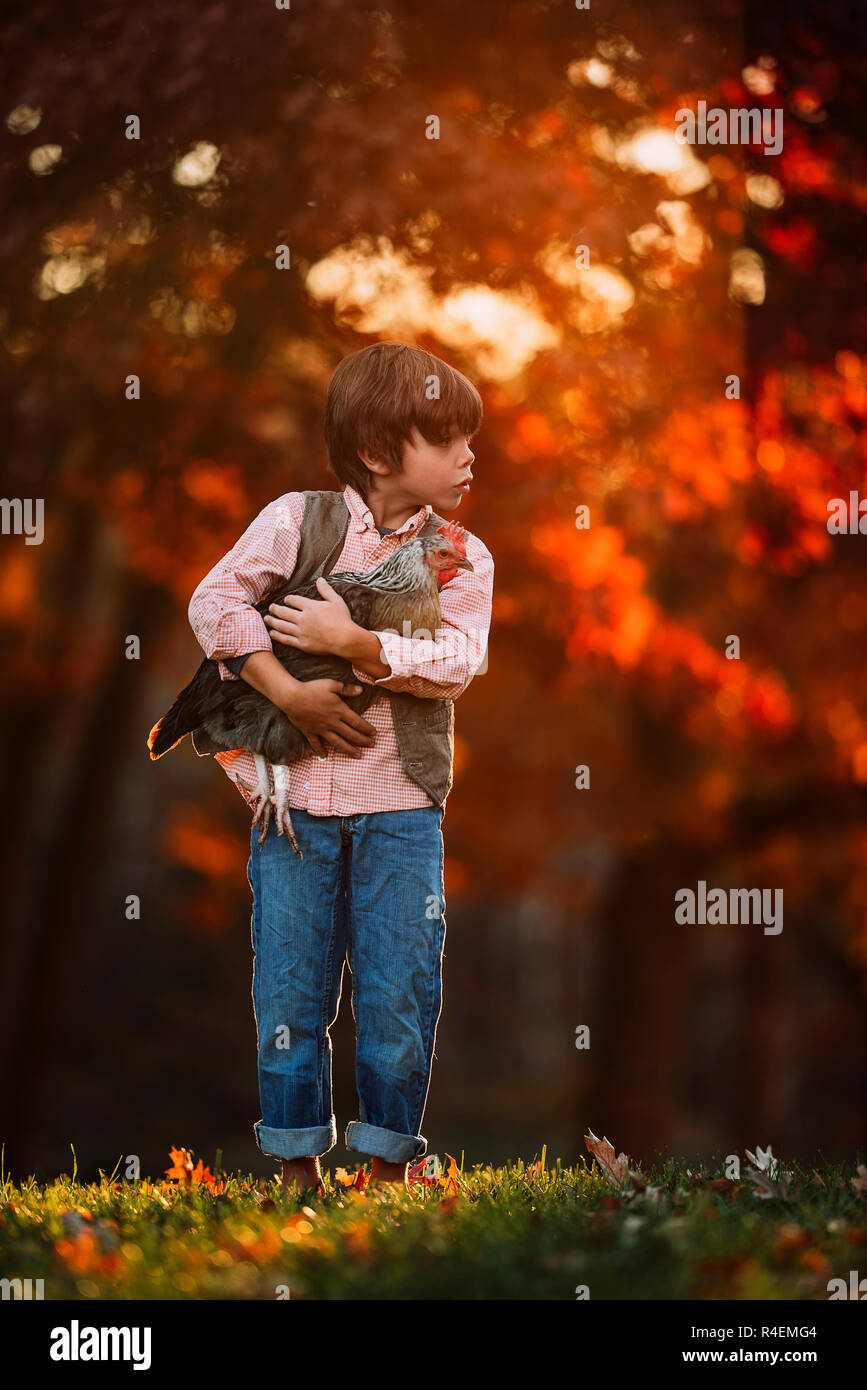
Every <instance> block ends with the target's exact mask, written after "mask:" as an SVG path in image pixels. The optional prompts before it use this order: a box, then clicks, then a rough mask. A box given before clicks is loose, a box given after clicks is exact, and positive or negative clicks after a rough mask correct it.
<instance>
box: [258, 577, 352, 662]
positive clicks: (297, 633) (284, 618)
mask: <svg viewBox="0 0 867 1390" xmlns="http://www.w3.org/2000/svg"><path fill="white" fill-rule="evenodd" d="M316 587H317V588H318V589H319V592H320V594H321V595H322V599H321V600H320V599H315V598H301V597H299V596H298V595H297V594H287V595H286V601H285V603H272V604H270V605H269V607H268V612H267V613H266V614H265V626H266V627H267V628H268V631H269V632H270V634H271V637H272V639H273V641H275V642H282V643H283V645H284V646H287V647H297V648H298V650H299V651H302V652H311V653H313V654H314V655H316V656H321V655H322V654H324V653H325V652H328V653H330V654H331V655H333V656H343V655H344V650H345V648H346V646H347V643H351V642H352V637H353V634H354V633H355V629H356V624H355V623H354V622H353V620H352V614H351V613H350V611H349V609H348V607H347V606H346V604H345V603H344V601H343V599H342V598H341V597H340V595H339V594H338V593H337V591H336V589H332V587H331V585H330V584H329V583H328V580H327V579H323V578H320V579H317V581H316Z"/></svg>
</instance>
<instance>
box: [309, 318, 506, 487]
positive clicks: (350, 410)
mask: <svg viewBox="0 0 867 1390" xmlns="http://www.w3.org/2000/svg"><path fill="white" fill-rule="evenodd" d="M432 378H435V379H436V383H437V384H436V387H435V388H432V386H431V379H432ZM432 389H435V391H436V392H437V393H438V394H436V395H434V399H432V400H431V399H429V396H430V395H431V394H432ZM481 422H482V398H481V396H480V395H479V393H478V391H477V390H476V388H475V386H474V385H473V383H472V382H471V381H468V380H467V378H466V377H465V376H464V375H463V374H462V373H461V372H459V371H457V370H456V369H455V368H454V367H450V366H449V364H448V363H447V362H443V361H442V359H441V358H439V357H434V355H433V353H430V352H425V351H424V350H423V349H422V348H414V347H410V346H409V345H408V344H407V343H372V344H371V345H370V346H369V347H366V348H360V349H359V351H358V352H351V353H349V355H348V356H347V357H344V359H343V361H342V362H341V363H340V365H339V366H338V368H337V370H336V371H335V373H334V375H333V377H332V378H331V384H330V385H329V387H328V400H327V403H326V406H325V442H326V445H327V446H328V461H329V464H330V466H331V470H332V472H334V473H336V474H337V477H338V478H339V479H340V481H341V483H343V485H344V486H346V484H347V483H348V484H349V486H350V487H353V488H355V490H356V492H358V493H360V494H361V496H362V497H364V498H366V497H367V489H368V485H369V481H370V473H369V472H368V469H367V467H366V466H365V464H364V463H363V462H362V461H361V459H360V458H359V456H358V451H359V449H363V450H364V451H365V453H369V454H373V455H374V456H375V457H376V458H381V459H383V460H384V461H385V462H386V463H388V464H390V466H391V467H392V469H393V470H394V471H395V472H399V471H400V464H401V455H402V453H403V444H404V441H406V440H408V439H409V436H410V432H411V430H412V427H413V425H415V427H416V428H417V429H418V431H419V433H420V434H422V435H423V436H424V438H425V439H426V440H427V441H428V443H429V444H435V443H436V442H437V441H438V440H440V439H443V438H444V437H445V436H446V435H448V433H449V431H450V430H451V429H452V428H453V427H454V426H455V425H457V427H458V429H459V430H460V431H461V433H462V434H466V435H473V434H475V432H476V430H477V429H478V428H479V425H480V424H481Z"/></svg>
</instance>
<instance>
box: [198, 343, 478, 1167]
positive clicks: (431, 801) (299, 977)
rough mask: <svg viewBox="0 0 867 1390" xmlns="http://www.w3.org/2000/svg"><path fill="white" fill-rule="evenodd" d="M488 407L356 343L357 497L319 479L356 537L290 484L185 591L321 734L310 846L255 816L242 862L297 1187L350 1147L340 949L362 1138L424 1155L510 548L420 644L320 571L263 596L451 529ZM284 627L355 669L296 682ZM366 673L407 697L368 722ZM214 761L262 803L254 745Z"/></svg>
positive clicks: (412, 361)
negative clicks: (457, 771)
mask: <svg viewBox="0 0 867 1390" xmlns="http://www.w3.org/2000/svg"><path fill="white" fill-rule="evenodd" d="M434 383H436V384H434ZM431 396H433V399H430V397H431ZM481 418H482V402H481V398H480V396H479V393H478V391H477V390H476V388H475V387H474V386H473V385H472V383H471V382H469V381H468V380H467V379H466V377H464V376H462V374H461V373H460V372H457V371H455V370H454V368H452V367H450V366H448V365H447V363H445V362H443V361H441V360H440V359H439V358H437V357H434V356H432V355H431V354H430V353H427V352H423V351H421V350H420V349H417V348H412V347H408V346H406V345H405V344H402V343H376V344H374V345H372V346H370V347H367V348H363V349H361V350H360V351H359V352H354V353H352V354H350V355H349V356H348V357H346V358H344V360H343V361H342V362H341V363H340V365H339V366H338V368H337V370H336V372H335V374H334V377H333V378H332V381H331V384H330V386H329V390H328V400H327V405H326V421H325V437H326V443H327V446H328V455H329V463H330V467H331V469H332V471H333V472H334V473H335V474H336V475H337V477H338V479H339V480H340V482H341V483H342V485H343V493H342V498H343V503H345V509H344V506H343V505H342V504H341V502H340V494H338V493H334V494H328V493H318V494H310V497H312V498H315V499H318V500H319V501H320V502H323V501H324V502H326V503H328V504H329V509H330V512H331V514H333V513H334V511H335V510H336V512H337V513H339V516H338V520H341V519H342V522H341V529H340V533H339V534H343V528H345V540H344V542H343V546H342V549H341V546H340V540H339V539H338V542H337V544H336V547H332V546H331V541H332V539H333V534H332V532H328V534H327V536H326V535H325V533H324V532H323V533H321V534H320V533H319V532H317V534H316V535H315V536H314V537H313V539H312V540H311V530H314V529H315V525H314V520H313V518H314V515H318V513H315V512H314V510H311V511H309V512H308V511H305V496H304V494H302V493H299V492H294V493H286V494H284V495H283V496H282V497H280V498H278V499H277V500H276V501H274V502H271V503H270V504H269V505H268V506H267V507H265V508H264V509H263V510H262V511H261V512H260V513H259V515H258V516H257V517H256V519H255V520H254V521H253V522H252V524H251V525H250V526H249V527H248V528H247V530H246V531H245V532H244V534H243V536H241V538H240V540H239V541H238V543H237V544H236V545H235V546H234V547H233V549H232V550H230V551H229V553H228V554H227V555H225V556H224V557H223V559H222V560H220V561H219V563H218V564H217V565H215V567H214V568H213V569H212V570H211V572H210V573H209V574H208V575H207V576H206V577H205V579H204V580H203V581H202V583H201V584H200V585H199V587H198V588H197V589H196V591H195V593H194V594H193V597H192V599H191V601H190V607H189V619H190V623H191V626H192V628H193V631H194V632H195V634H196V637H197V639H198V641H199V643H200V644H201V646H202V648H203V649H204V651H205V654H206V655H207V656H209V657H212V658H214V659H216V660H218V662H219V670H220V675H221V676H222V677H223V679H224V680H233V679H243V680H246V681H247V682H248V683H249V684H250V685H252V686H253V687H254V688H255V689H256V690H259V691H260V692H261V693H262V694H264V695H266V696H267V697H268V699H270V700H271V701H272V702H273V703H274V704H275V705H277V706H278V707H279V708H280V709H282V710H283V711H284V712H285V713H286V714H287V715H288V717H289V718H290V719H291V720H292V722H293V724H295V725H296V726H297V727H298V728H299V729H300V730H301V731H302V733H304V735H305V736H306V738H307V740H308V742H309V743H310V748H311V752H310V755H309V757H305V758H303V759H301V760H299V761H298V762H295V763H293V764H292V765H291V767H290V769H289V788H290V790H289V806H290V810H291V814H292V821H293V824H294V827H295V833H296V836H297V838H298V842H299V845H300V848H301V851H302V855H303V857H300V858H299V856H298V855H296V854H294V853H293V852H292V849H291V848H290V846H289V845H288V844H287V841H286V839H285V838H284V837H283V836H281V835H280V834H279V833H278V829H277V826H276V825H275V823H274V821H272V822H271V824H270V826H269V830H268V835H267V836H266V838H265V842H264V845H263V847H262V849H261V850H260V849H259V845H258V839H257V831H256V829H255V827H254V828H253V830H252V832H251V851H250V859H249V862H248V866H247V875H248V879H249V882H250V887H251V890H252V893H253V917H252V931H251V936H252V945H253V953H254V971H253V1007H254V1013H255V1018H256V1029H257V1035H258V1066H259V1094H260V1100H261V1105H262V1119H261V1120H260V1121H259V1122H258V1123H257V1124H256V1125H255V1126H254V1132H255V1134H256V1140H257V1143H258V1145H259V1148H260V1149H261V1151H262V1152H263V1153H265V1154H268V1155H271V1156H273V1157H278V1158H280V1159H281V1160H282V1167H283V1185H284V1187H285V1188H287V1189H288V1188H290V1187H297V1188H299V1189H314V1190H316V1191H318V1192H321V1191H323V1190H324V1189H323V1186H322V1173H321V1169H320V1164H319V1160H320V1157H321V1156H322V1155H323V1154H324V1153H327V1152H328V1150H329V1149H331V1148H332V1147H333V1145H334V1144H335V1142H336V1134H337V1131H336V1121H335V1117H334V1115H333V1113H332V1109H331V1039H330V1035H329V1030H330V1028H331V1026H332V1024H333V1023H334V1020H335V1019H336V1017H337V1011H338V1006H339V1002H340V992H341V983H342V977H343V963H344V958H346V959H347V960H348V962H349V966H350V970H351V973H352V987H353V989H352V1008H353V1014H354V1017H355V1023H356V1037H357V1043H356V1082H357V1088H358V1096H359V1105H360V1120H358V1121H352V1122H351V1123H350V1124H349V1126H348V1128H347V1131H346V1144H347V1147H349V1148H351V1149H354V1150H355V1151H357V1152H360V1153H362V1154H365V1155H369V1156H370V1158H371V1182H372V1183H373V1184H375V1185H376V1184H379V1183H383V1182H393V1183H400V1184H403V1185H404V1186H405V1185H406V1183H407V1164H408V1163H409V1161H410V1160H413V1159H417V1158H419V1157H421V1156H422V1155H423V1154H424V1153H425V1152H426V1149H427V1141H426V1140H425V1138H424V1137H423V1135H422V1134H421V1132H420V1129H421V1121H422V1117H423V1114H424V1108H425V1104H426V1101H427V1093H428V1086H429V1083H430V1072H431V1064H432V1060H433V1050H434V1042H435V1038H436V1027H437V1022H438V1019H439V1015H440V1009H441V1000H442V990H441V981H442V954H443V944H444V939H445V917H444V908H445V898H444V892H443V845H442V834H441V825H442V818H443V815H444V803H445V799H446V796H447V795H448V791H449V789H450V786H451V759H452V747H453V736H452V727H453V713H452V706H451V702H452V701H453V700H455V699H457V697H458V696H459V695H461V694H462V693H463V691H464V690H466V688H467V686H468V685H469V683H470V681H471V680H472V678H473V676H474V674H475V673H476V671H477V670H478V669H479V667H480V666H481V664H482V661H483V659H484V655H485V650H486V645H487V634H488V629H489V627H490V617H491V593H492V588H493V570H494V566H493V560H492V558H491V555H490V553H489V551H488V550H487V549H486V547H485V546H484V545H483V544H482V542H481V541H480V540H478V539H477V538H476V537H475V536H473V535H472V534H471V533H469V532H468V533H467V535H466V555H467V559H468V560H469V561H470V562H471V565H472V570H459V571H458V572H457V574H456V576H455V577H454V578H452V579H451V580H450V581H449V582H448V583H447V584H445V585H444V586H443V587H442V589H441V591H440V601H441V605H442V614H443V630H442V632H441V633H440V634H432V635H431V636H430V637H428V638H423V639H422V640H413V638H412V637H410V636H398V635H397V634H395V633H393V632H369V631H367V630H366V629H365V628H362V627H359V626H357V625H356V624H355V623H354V622H353V621H352V618H351V617H350V615H349V610H348V609H347V608H346V605H345V604H344V603H343V600H342V599H341V598H340V596H339V595H338V594H337V593H336V592H335V591H334V590H333V589H331V588H330V587H329V585H328V583H327V580H326V579H325V578H320V580H319V583H318V588H319V591H320V594H321V597H322V601H321V602H319V601H316V600H310V599H300V598H299V599H295V598H291V597H290V599H289V601H288V603H285V604H272V605H271V607H270V611H269V613H268V614H267V615H266V616H265V618H264V619H263V618H262V617H261V616H260V615H259V614H258V613H257V612H256V610H255V608H254V607H253V605H254V604H255V603H256V602H257V601H258V600H259V599H260V598H261V597H262V595H263V594H264V593H266V592H267V591H268V589H270V588H271V586H272V585H273V584H275V583H276V582H278V581H279V580H280V579H281V578H284V577H285V578H289V577H290V576H291V575H292V574H293V570H295V569H296V563H297V561H298V557H299V547H300V546H303V547H306V549H305V553H308V552H309V549H310V546H311V545H314V546H316V545H318V546H319V548H320V549H322V550H326V551H327V550H330V551H331V554H330V555H329V557H328V560H329V562H328V563H327V571H328V572H329V573H330V572H332V571H334V572H335V573H336V572H340V571H343V570H354V571H357V572H364V571H367V570H369V569H371V568H373V566H374V565H378V564H380V563H381V562H382V561H383V560H385V559H387V558H388V556H390V555H391V554H393V552H394V551H395V550H396V549H397V547H398V546H400V545H403V544H405V542H406V541H408V540H411V539H412V537H413V536H415V535H417V534H419V533H420V531H421V530H422V528H423V527H424V526H425V525H428V526H429V525H431V524H434V525H435V524H436V523H435V521H434V522H433V523H432V522H431V518H432V517H433V516H434V515H435V514H440V513H442V512H453V511H454V510H455V508H457V507H458V506H459V505H460V503H461V500H462V498H463V497H464V496H465V494H466V493H467V492H468V491H469V487H470V483H471V481H472V472H471V467H472V464H473V461H474V456H473V453H472V451H471V449H470V447H469V440H470V438H471V437H472V435H473V434H474V433H475V431H476V430H477V429H478V427H479V424H480V422H481ZM305 517H306V518H307V529H306V531H305V534H304V538H303V541H302V531H303V530H304V529H305ZM317 524H318V523H317ZM326 542H327V544H326ZM322 559H323V560H324V559H325V554H323V555H322ZM332 560H333V563H331V561H332ZM272 639H273V642H274V643H275V644H276V643H284V644H286V645H290V646H293V645H294V646H296V647H299V648H301V649H302V650H304V651H309V652H332V653H336V654H339V655H342V656H344V657H345V658H346V659H348V660H349V661H350V662H351V664H352V670H353V674H354V676H355V677H356V679H357V681H358V682H359V684H357V685H351V686H350V685H346V686H341V685H340V683H339V682H338V681H334V680H319V681H309V682H306V683H305V682H301V681H297V680H295V679H294V678H293V677H292V676H290V675H289V673H288V672H287V671H286V670H285V669H284V667H283V666H281V664H280V662H279V661H278V660H277V658H276V656H275V655H274V649H273V647H272ZM362 682H364V683H375V684H376V685H377V686H378V687H380V688H381V689H382V690H383V691H384V692H392V694H391V695H388V694H386V695H384V696H383V697H380V698H379V699H377V700H376V701H375V702H374V703H373V704H372V705H371V706H370V708H369V709H368V711H367V717H366V718H365V717H362V716H360V715H357V714H356V713H355V712H354V711H353V710H351V709H350V707H349V706H348V705H347V704H346V702H345V701H344V700H343V698H342V694H347V695H353V694H359V693H360V692H361V684H360V683H362ZM408 696H410V697H414V698H412V699H408V698H407V697H408ZM395 697H396V698H395ZM416 702H418V703H416ZM407 709H408V710H409V711H410V715H409V718H408V717H407V713H406V711H407ZM408 724H411V725H412V728H413V730H414V732H413V735H412V738H413V742H412V744H411V745H410V743H409V742H408V741H407V735H406V728H407V725H408ZM419 728H420V729H421V731H422V737H421V741H419V733H418V730H419ZM410 747H411V750H412V751H411V753H410V754H408V753H407V748H410ZM216 756H217V760H218V761H219V762H220V763H221V764H222V766H223V768H224V770H225V771H226V772H227V774H228V775H229V777H230V778H231V779H232V780H233V781H234V782H235V783H236V785H237V786H238V789H239V791H240V792H241V794H242V795H243V796H244V798H245V800H246V801H247V802H248V804H250V805H252V804H253V798H254V793H255V782H256V768H255V764H254V761H253V757H252V754H250V753H248V752H246V751H239V752H233V753H221V754H217V755H216Z"/></svg>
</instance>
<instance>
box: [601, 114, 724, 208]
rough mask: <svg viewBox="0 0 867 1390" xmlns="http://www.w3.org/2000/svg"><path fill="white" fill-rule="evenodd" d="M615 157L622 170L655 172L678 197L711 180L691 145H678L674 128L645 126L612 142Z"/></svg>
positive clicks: (705, 167)
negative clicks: (622, 138) (665, 128)
mask: <svg viewBox="0 0 867 1390" xmlns="http://www.w3.org/2000/svg"><path fill="white" fill-rule="evenodd" d="M600 152H601V151H600ZM603 157H604V156H603ZM614 158H615V159H616V162H617V163H618V164H619V165H620V168H621V169H632V170H635V171H636V172H637V173H640V174H658V175H659V176H660V177H661V178H664V179H665V180H666V182H667V183H668V186H669V188H670V189H671V191H672V192H673V193H677V194H680V195H681V196H682V195H684V194H686V193H695V192H697V191H698V189H700V188H704V187H705V186H706V185H707V184H708V183H710V182H711V173H710V170H709V169H708V167H707V165H706V164H703V163H702V161H701V160H700V159H696V157H695V155H694V154H693V152H692V150H691V148H690V146H689V145H681V144H680V143H679V142H678V141H677V139H676V138H675V133H674V130H663V129H662V128H661V127H659V126H646V127H645V128H644V129H643V130H638V131H636V132H635V134H634V135H631V136H629V137H627V138H626V139H625V140H621V141H620V142H619V143H617V144H615V149H614Z"/></svg>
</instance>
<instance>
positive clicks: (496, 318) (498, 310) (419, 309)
mask: <svg viewBox="0 0 867 1390" xmlns="http://www.w3.org/2000/svg"><path fill="white" fill-rule="evenodd" d="M432 274H433V271H432V269H431V267H429V266H424V265H419V264H418V263H417V262H415V261H414V260H413V258H412V256H411V255H410V253H409V252H408V251H407V250H406V249H405V248H402V247H394V246H393V245H392V243H391V242H390V241H389V239H388V238H387V237H378V238H377V240H376V242H375V243H374V242H373V240H372V239H371V238H370V237H360V238H358V239H357V240H356V241H354V242H352V243H351V244H350V245H348V246H339V247H337V248H336V249H335V250H334V251H332V252H331V253H330V254H329V255H327V256H325V257H324V258H323V259H322V260H321V261H317V263H316V264H315V265H313V266H311V268H310V270H309V271H308V273H307V279H306V287H307V290H308V291H309V293H310V294H311V295H312V296H313V298H314V299H318V300H320V301H331V303H332V304H333V308H334V313H335V317H336V319H337V321H338V322H340V321H343V322H351V323H352V325H353V326H354V327H355V328H356V330H357V331H358V332H361V333H387V334H390V335H392V336H395V337H400V336H410V337H412V336H415V335H416V334H418V333H423V332H425V331H428V332H432V333H435V334H436V336H437V337H438V338H439V339H440V340H441V341H442V342H444V343H447V344H448V345H449V346H451V347H460V348H463V349H464V350H465V351H468V352H470V353H472V355H473V357H474V360H475V365H476V369H477V370H478V371H479V372H480V373H482V374H484V375H486V376H488V377H490V378H492V379H496V380H508V379H509V378H511V377H514V376H516V375H517V374H518V373H519V372H521V371H522V370H523V369H524V367H526V366H527V365H528V363H529V362H530V361H532V359H533V357H535V355H536V354H537V353H538V352H541V351H543V350H544V349H546V348H549V347H554V346H556V344H557V343H558V342H559V334H558V333H557V331H556V330H555V329H554V328H552V327H551V325H550V324H549V323H547V322H546V320H545V318H544V316H543V314H542V312H541V310H540V308H539V305H538V302H537V300H536V297H535V295H534V294H533V292H532V290H530V289H529V287H518V288H515V289H512V290H508V291H506V290H495V289H491V288H490V287H489V286H488V285H481V284H475V285H474V284H468V285H457V286H455V288H454V289H453V290H452V291H451V293H449V294H448V295H446V296H445V297H443V296H440V295H437V294H435V293H434V291H433V290H432V289H431V287H430V280H431V276H432Z"/></svg>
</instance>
